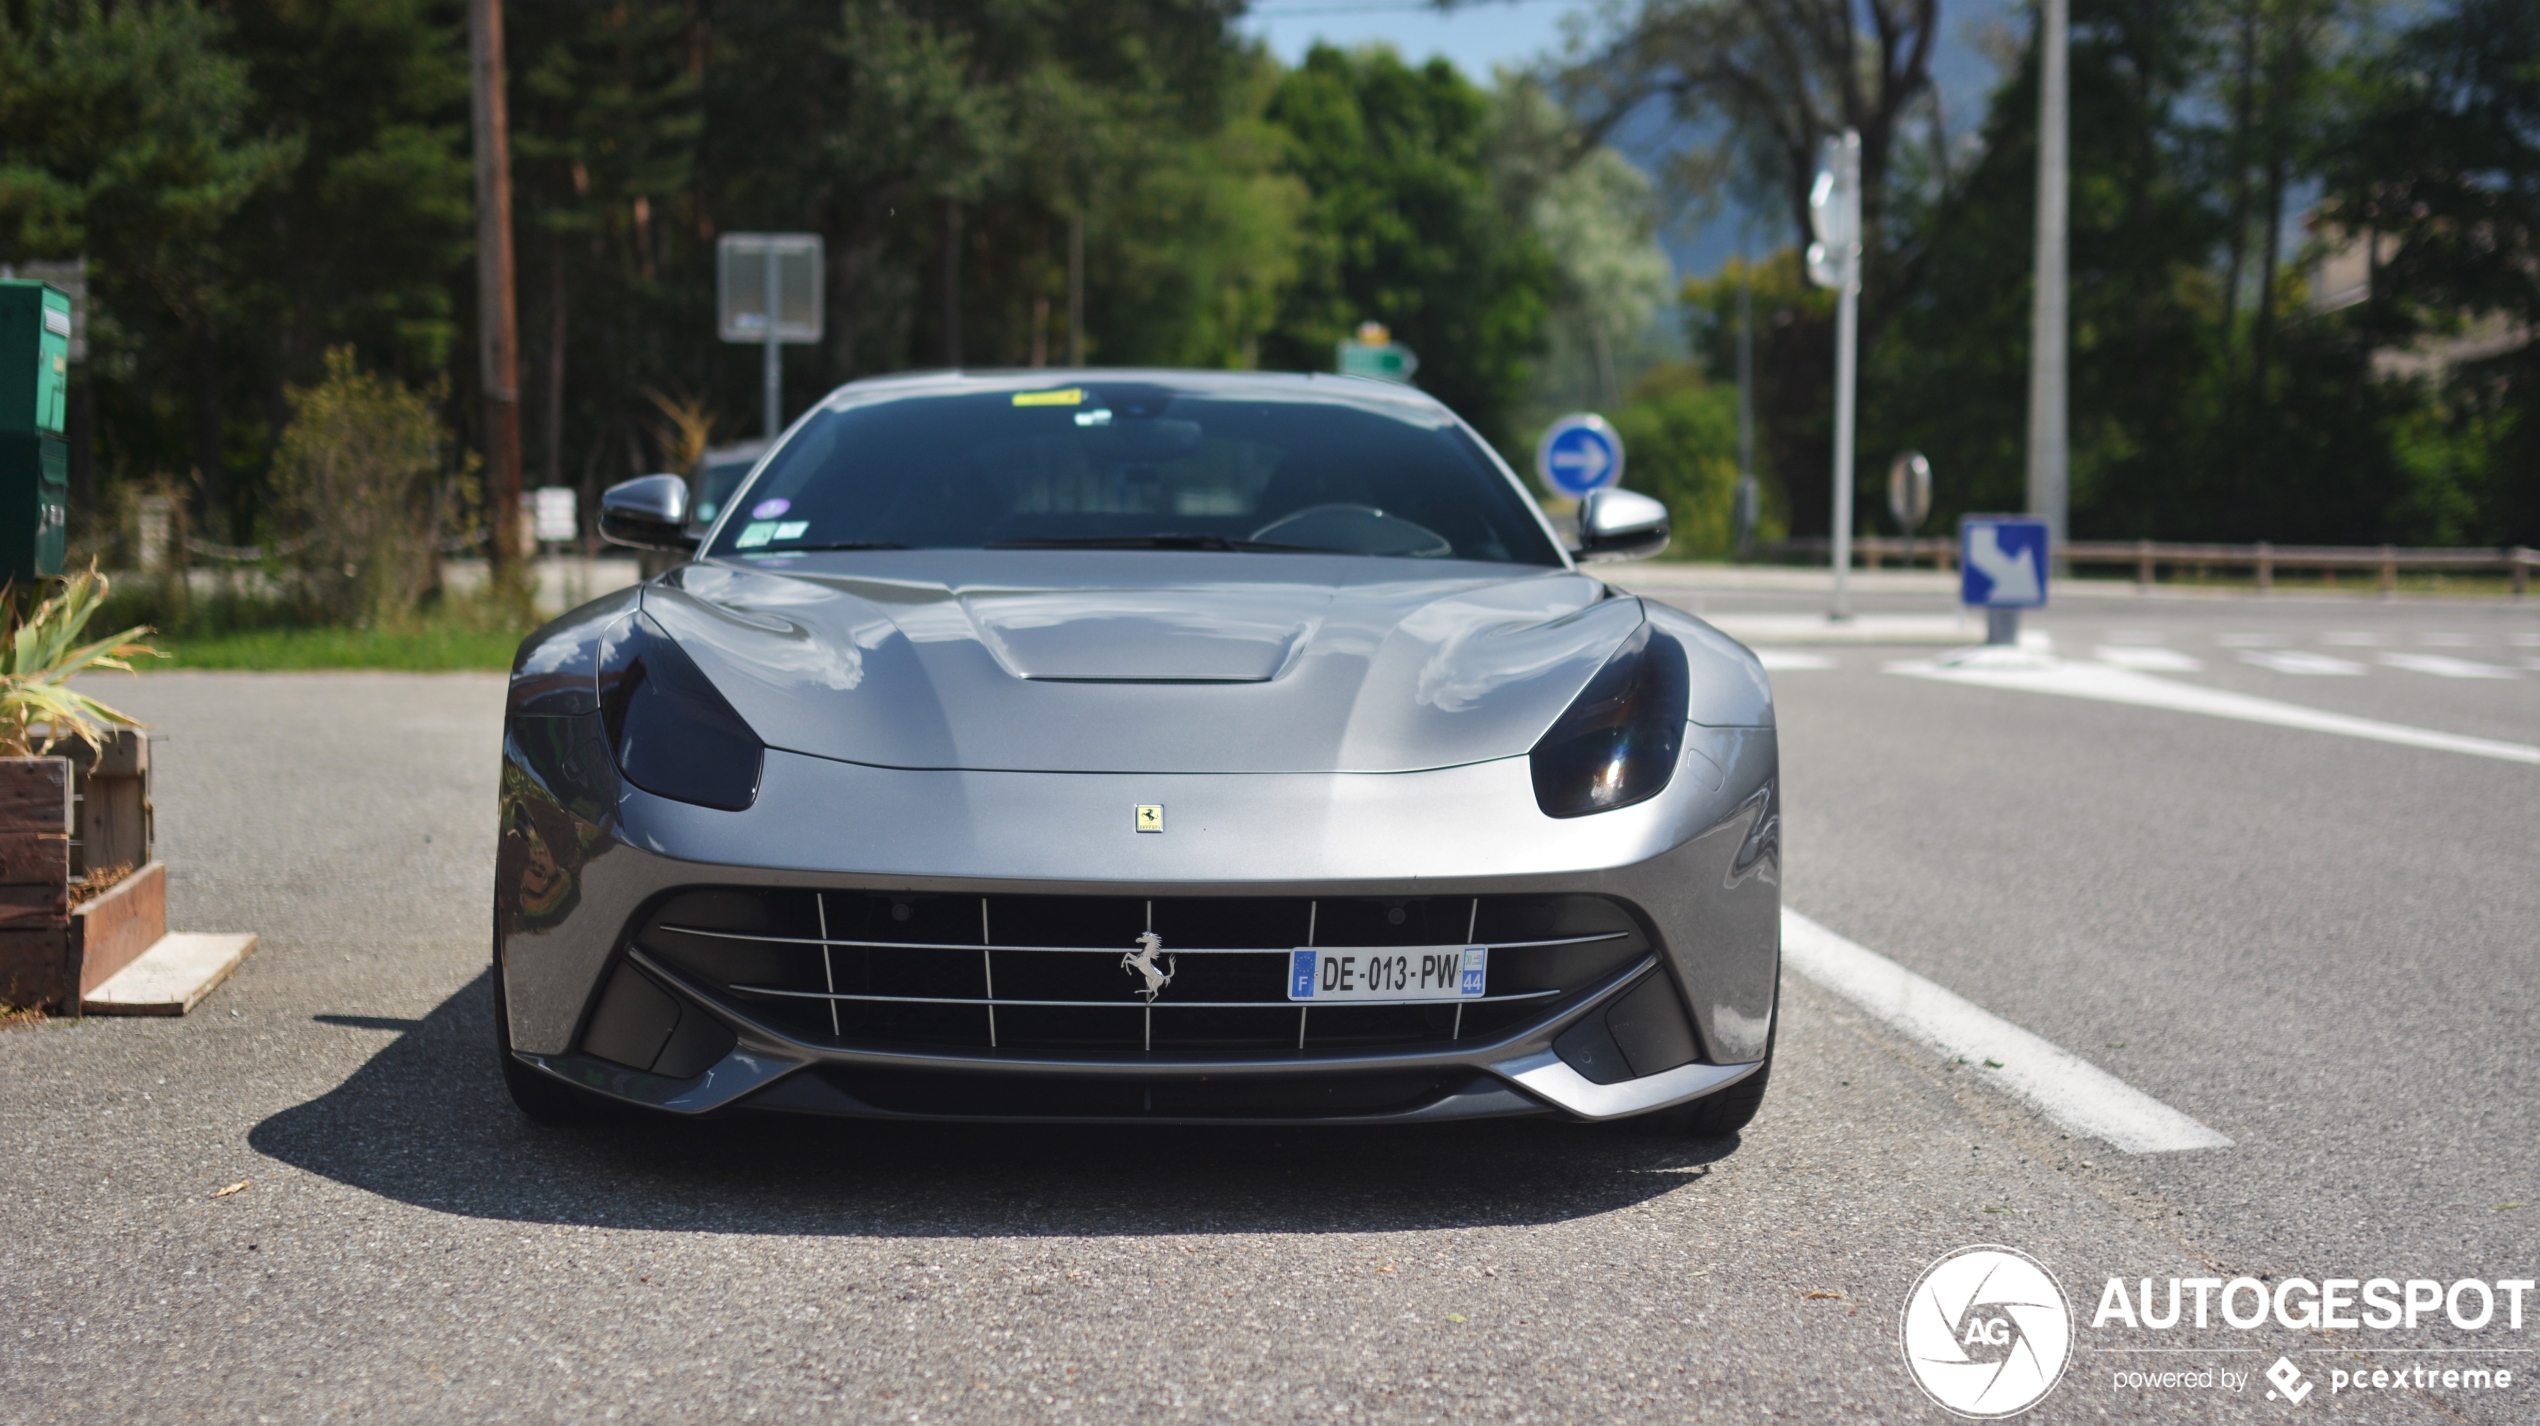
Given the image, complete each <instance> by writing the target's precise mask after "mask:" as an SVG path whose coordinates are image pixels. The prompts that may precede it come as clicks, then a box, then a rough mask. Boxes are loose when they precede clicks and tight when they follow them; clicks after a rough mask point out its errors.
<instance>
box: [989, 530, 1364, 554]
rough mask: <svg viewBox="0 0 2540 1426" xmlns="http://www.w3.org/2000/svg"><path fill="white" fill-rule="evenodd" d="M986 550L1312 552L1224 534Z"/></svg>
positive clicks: (997, 545)
mask: <svg viewBox="0 0 2540 1426" xmlns="http://www.w3.org/2000/svg"><path fill="white" fill-rule="evenodd" d="M980 548H982V549H990V550H1238V551H1259V550H1312V549H1314V548H1315V547H1314V546H1312V545H1282V544H1276V543H1273V542H1271V541H1268V540H1237V539H1231V538H1229V537H1227V536H1225V535H1203V534H1197V533H1188V534H1161V535H1047V536H1043V537H1041V538H1039V539H1031V540H991V541H989V542H988V543H987V544H985V545H982V546H981V547H980Z"/></svg>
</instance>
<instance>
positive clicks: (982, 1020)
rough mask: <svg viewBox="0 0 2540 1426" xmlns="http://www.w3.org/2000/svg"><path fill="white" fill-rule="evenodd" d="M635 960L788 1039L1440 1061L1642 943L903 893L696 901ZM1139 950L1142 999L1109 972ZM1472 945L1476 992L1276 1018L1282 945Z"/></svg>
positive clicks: (1500, 903) (1638, 936)
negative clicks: (1478, 955) (1150, 966)
mask: <svg viewBox="0 0 2540 1426" xmlns="http://www.w3.org/2000/svg"><path fill="white" fill-rule="evenodd" d="M637 924H638V928H639V929H638V930H637V932H636V935H635V944H636V945H637V946H638V947H640V948H641V949H642V950H643V951H644V952H645V953H646V954H648V955H650V956H652V957H654V958H655V959H657V960H659V961H660V962H661V963H662V964H663V965H665V966H667V967H669V968H670V969H672V970H674V971H677V972H679V973H680V974H682V975H685V976H688V977H690V978H692V979H693V980H695V981H697V982H699V983H700V984H702V985H704V986H706V987H708V988H710V989H712V990H714V991H716V992H718V993H720V994H723V995H726V996H728V997H730V998H731V999H732V1000H733V1001H734V1002H736V1003H738V1004H742V1005H745V1006H747V1007H748V1009H749V1010H750V1012H751V1013H752V1014H753V1015H755V1016H757V1017H758V1018H760V1019H762V1020H763V1021H764V1022H766V1023H767V1024H769V1025H770V1026H771V1027H773V1028H777V1029H781V1030H784V1031H786V1032H787V1033H789V1034H793V1035H796V1036H798V1037H801V1038H803V1039H806V1040H812V1041H815V1042H827V1043H832V1044H839V1045H871V1046H890V1047H906V1048H913V1049H915V1048H922V1049H948V1050H1017V1051H1024V1050H1028V1051H1034V1052H1041V1053H1056V1054H1064V1055H1082V1056H1085V1057H1088V1058H1119V1057H1124V1056H1125V1057H1137V1056H1141V1055H1144V1054H1148V1053H1169V1054H1174V1055H1177V1056H1188V1055H1194V1054H1197V1055H1207V1054H1212V1053H1223V1054H1241V1055H1256V1056H1257V1055H1261V1054H1264V1053H1272V1052H1278V1051H1287V1052H1290V1053H1295V1054H1300V1055H1302V1056H1305V1057H1309V1058H1310V1057H1313V1056H1315V1055H1317V1054H1321V1055H1334V1054H1346V1053H1350V1052H1353V1051H1358V1050H1366V1049H1379V1048H1393V1047H1401V1046H1416V1045H1423V1044H1449V1043H1452V1042H1454V1041H1456V1040H1459V1039H1464V1038H1469V1037H1472V1036H1476V1035H1488V1034H1493V1033H1496V1032H1498V1031H1501V1030H1505V1029H1507V1028H1509V1027H1511V1026H1515V1025H1518V1024H1521V1023H1523V1022H1526V1021H1530V1020H1534V1019H1538V1018H1540V1017H1542V1016H1543V1015H1545V1014H1546V1013H1548V1012H1549V1011H1551V1010H1552V1009H1554V1008H1555V1007H1556V1006H1557V1005H1558V1004H1559V1002H1560V1001H1561V999H1562V997H1564V996H1566V995H1569V994H1571V993H1573V992H1575V991H1578V990H1580V989H1583V988H1585V987H1587V986H1589V985H1592V984H1595V983H1598V982H1600V981H1602V980H1604V979H1605V978H1606V977H1607V976H1609V975H1611V974H1612V973H1613V972H1615V971H1618V970H1621V969H1623V968H1624V967H1626V966H1630V965H1634V964H1637V963H1638V962H1639V961H1641V960H1642V959H1643V958H1644V957H1646V956H1647V955H1648V954H1649V950H1650V946H1649V939H1648V937H1647V935H1646V934H1645V933H1643V931H1642V930H1641V929H1640V926H1639V925H1638V923H1637V922H1636V921H1635V920H1634V919H1633V917H1632V915H1631V914H1630V913H1629V912H1628V911H1626V910H1625V909H1624V908H1623V907H1622V905H1621V904H1619V903H1617V902H1614V901H1610V900H1608V899H1606V898H1604V897H1597V896H1580V895H1553V896H1484V897H1469V896H1453V897H1447V896H1430V897H1391V898H1347V897H1338V898H1335V897H1325V898H1321V899H1307V898H1303V897H1155V898H1152V899H1148V898H1144V897H1112V896H921V895H904V894H896V893H884V892H859V891H796V890H767V889H759V888H749V889H741V888H700V889H692V890H687V891H681V892H677V893H674V894H672V895H670V896H669V897H667V898H665V899H663V900H662V901H660V902H658V903H657V904H655V905H654V906H653V907H652V908H651V909H650V910H649V911H648V912H647V914H645V915H644V916H643V917H642V918H640V919H639V921H638V923H637ZM1146 933H1152V934H1153V935H1154V936H1155V937H1157V938H1158V939H1159V941H1160V943H1161V946H1162V948H1163V954H1164V956H1165V957H1169V964H1170V966H1171V968H1172V978H1171V981H1170V983H1169V984H1168V985H1166V986H1164V987H1163V988H1162V989H1161V990H1160V991H1158V992H1157V994H1156V995H1155V997H1154V998H1153V1001H1152V1003H1150V1002H1149V1000H1148V999H1147V997H1146V996H1145V995H1144V994H1142V992H1143V990H1144V989H1145V987H1146V978H1145V977H1144V976H1143V975H1142V974H1141V973H1139V971H1138V970H1136V969H1135V968H1133V967H1125V966H1124V964H1123V960H1124V957H1126V956H1128V955H1129V953H1131V952H1133V951H1135V950H1137V949H1138V948H1139V945H1140V937H1141V935H1142V934H1146ZM1464 945H1476V946H1488V947H1489V948H1490V956H1489V982H1488V988H1487V989H1488V993H1487V994H1486V995H1484V996H1481V997H1478V998H1474V999H1469V1000H1462V1001H1455V1002H1431V1003H1426V1004H1408V1005H1399V1004H1396V1005H1362V1004H1328V1003H1327V1004H1314V1005H1303V1006H1301V1005H1298V1004H1295V1003H1293V1002H1291V1001H1289V1000H1288V998H1287V972H1288V968H1289V955H1290V952H1291V951H1293V950H1294V949H1296V948H1299V947H1307V946H1312V947H1321V948H1344V947H1345V948H1350V949H1380V948H1385V947H1396V946H1400V947H1439V946H1464Z"/></svg>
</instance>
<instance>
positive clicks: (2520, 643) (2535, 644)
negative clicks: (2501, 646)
mask: <svg viewBox="0 0 2540 1426" xmlns="http://www.w3.org/2000/svg"><path fill="white" fill-rule="evenodd" d="M2505 642H2506V643H2509V644H2511V645H2513V646H2514V647H2515V648H2518V649H2540V634H2507V635H2506V636H2505Z"/></svg>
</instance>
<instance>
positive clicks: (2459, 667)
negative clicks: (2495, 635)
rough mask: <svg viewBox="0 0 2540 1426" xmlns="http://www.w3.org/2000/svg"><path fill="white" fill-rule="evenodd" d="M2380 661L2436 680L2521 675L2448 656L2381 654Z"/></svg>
mask: <svg viewBox="0 0 2540 1426" xmlns="http://www.w3.org/2000/svg"><path fill="white" fill-rule="evenodd" d="M2381 661H2382V662H2383V663H2385V664H2388V665H2389V666H2390V667H2392V668H2404V669H2406V670H2408V671H2409V672H2411V673H2430V674H2433V675H2434V676H2435V677H2436V678H2520V677H2522V675H2521V674H2520V673H2519V672H2517V671H2515V670H2513V669H2509V668H2505V667H2503V666H2502V665H2499V664H2492V663H2480V662H2479V661H2478V660H2476V659H2456V658H2453V657H2452V656H2451V655H2449V654H2383V655H2382V656H2381Z"/></svg>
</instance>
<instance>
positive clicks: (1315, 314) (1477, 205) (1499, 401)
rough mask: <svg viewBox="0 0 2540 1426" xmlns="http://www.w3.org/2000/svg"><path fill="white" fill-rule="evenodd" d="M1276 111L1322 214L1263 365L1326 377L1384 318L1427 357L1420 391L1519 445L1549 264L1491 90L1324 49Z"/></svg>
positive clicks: (1309, 227) (1429, 69)
mask: <svg viewBox="0 0 2540 1426" xmlns="http://www.w3.org/2000/svg"><path fill="white" fill-rule="evenodd" d="M1270 117H1271V119H1272V120H1273V121H1274V122H1276V123H1278V124H1279V125H1280V126H1281V127H1283V128H1285V129H1286V130H1287V131H1288V133H1289V134H1290V135H1292V136H1293V142H1294V147H1293V149H1292V150H1291V157H1290V160H1289V167H1290V171H1291V172H1293V173H1295V174H1296V175H1297V177H1298V178H1300V179H1302V180H1303V181H1304V184H1305V188H1306V191H1307V193H1308V194H1309V195H1310V202H1311V208H1310V210H1309V212H1308V215H1307V217H1306V220H1305V240H1304V250H1303V253H1302V256H1301V260H1300V261H1301V270H1300V272H1299V274H1298V277H1297V281H1296V285H1295V286H1294V287H1293V288H1291V289H1290V291H1289V293H1288V295H1287V300H1286V302H1285V303H1284V304H1283V306H1282V308H1281V310H1280V317H1279V323H1278V326H1277V327H1276V328H1275V329H1274V330H1273V331H1272V332H1271V333H1270V335H1269V336H1268V338H1267V339H1265V341H1264V342H1263V344H1262V351H1263V355H1264V358H1265V361H1266V364H1268V365H1271V366H1277V367H1285V368H1289V369H1293V370H1301V371H1324V370H1329V369H1330V367H1331V362H1332V348H1333V345H1334V344H1335V343H1337V342H1338V341H1340V340H1341V339H1342V338H1343V337H1345V336H1347V335H1348V334H1349V333H1350V332H1351V331H1352V330H1353V329H1355V328H1356V327H1357V325H1358V324H1359V323H1361V322H1368V321H1374V322H1382V323H1384V324H1385V325H1386V326H1388V327H1390V328H1392V329H1393V333H1394V336H1395V339H1396V340H1398V341H1401V342H1403V343H1404V344H1406V345H1408V346H1409V347H1410V348H1411V349H1412V350H1413V351H1414V352H1416V353H1418V355H1419V357H1420V372H1419V378H1418V380H1419V385H1420V386H1421V388H1422V389H1423V390H1426V391H1428V392H1430V393H1431V394H1433V395H1435V396H1436V397H1437V398H1438V399H1439V400H1441V401H1444V402H1445V403H1446V404H1447V405H1449V406H1452V407H1454V408H1455V410H1456V411H1457V412H1459V413H1461V414H1462V415H1463V416H1464V418H1465V419H1466V420H1468V421H1471V422H1472V423H1473V424H1474V426H1475V427H1476V428H1477V429H1479V430H1480V431H1481V432H1482V433H1483V435H1485V436H1487V437H1489V438H1490V439H1491V440H1493V441H1494V442H1496V443H1498V444H1500V445H1501V446H1503V447H1507V446H1510V445H1512V444H1513V443H1514V440H1515V436H1516V432H1515V431H1514V429H1513V417H1514V414H1515V407H1516V404H1517V402H1518V401H1519V399H1520V398H1521V397H1522V395H1523V393H1524V388H1525V384H1526V378H1527V375H1528V362H1529V359H1530V358H1531V357H1532V356H1533V355H1534V354H1535V352H1536V351H1537V350H1538V348H1539V346H1540V344H1541V341H1542V329H1543V322H1544V315H1545V309H1546V299H1547V297H1548V295H1549V291H1550V288H1551V285H1552V281H1553V266H1552V261H1551V258H1550V256H1549V255H1548V254H1547V253H1546V252H1545V251H1544V249H1543V246H1542V244H1541V243H1540V242H1539V241H1538V240H1537V239H1536V238H1535V237H1534V236H1533V234H1532V232H1531V231H1530V230H1529V229H1528V228H1527V227H1526V226H1525V225H1524V223H1523V222H1522V215H1512V214H1510V213H1509V212H1508V211H1507V210H1506V208H1505V207H1504V206H1503V205H1502V203H1501V202H1500V198H1499V194H1498V193H1497V191H1496V190H1495V188H1494V185H1493V182H1492V173H1491V164H1490V153H1489V139H1490V135H1491V122H1490V120H1491V113H1490V102H1489V98H1488V96H1487V95H1485V94H1484V93H1483V92H1482V91H1481V90H1480V89H1478V88H1476V87H1474V85H1473V84H1472V83H1471V82H1470V81H1468V80H1466V79H1465V78H1464V77H1463V76H1462V75H1460V74H1458V73H1456V71H1455V69H1454V67H1453V66H1451V65H1449V64H1447V63H1446V62H1445V61H1444V60H1431V61H1430V62H1429V63H1428V64H1426V65H1423V66H1421V67H1419V68H1416V69H1415V68H1413V67H1411V66H1410V65H1407V64H1405V63H1403V62H1402V60H1401V59H1400V58H1399V57H1398V56H1396V55H1395V54H1394V53H1393V52H1392V51H1390V50H1384V49H1369V50H1356V51H1349V52H1344V51H1341V50H1337V49H1333V48H1330V47H1329V46H1320V45H1318V46H1316V47H1315V48H1314V49H1313V50H1311V51H1309V52H1308V53H1307V54H1306V57H1305V63H1304V64H1303V65H1301V66H1299V67H1298V68H1297V69H1296V70H1294V71H1292V72H1291V73H1289V74H1288V75H1287V76H1286V78H1285V79H1284V80H1282V81H1281V83H1280V85H1279V90H1278V93H1277V95H1276V97H1275V98H1273V99H1272V101H1271V105H1270ZM1512 218H1516V219H1518V221H1512Z"/></svg>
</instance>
